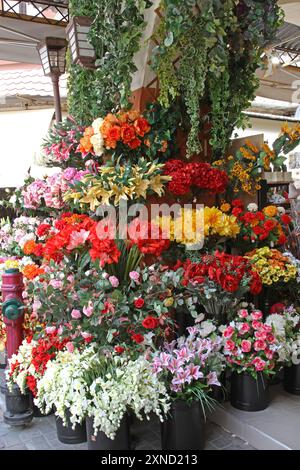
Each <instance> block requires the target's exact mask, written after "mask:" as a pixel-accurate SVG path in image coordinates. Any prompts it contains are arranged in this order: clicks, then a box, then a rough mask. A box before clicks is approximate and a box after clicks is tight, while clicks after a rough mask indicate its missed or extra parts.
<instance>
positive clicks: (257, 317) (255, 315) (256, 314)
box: [251, 310, 263, 320]
mask: <svg viewBox="0 0 300 470" xmlns="http://www.w3.org/2000/svg"><path fill="white" fill-rule="evenodd" d="M262 317H263V314H262V312H261V311H260V310H255V311H254V312H252V313H251V318H252V320H261V319H262Z"/></svg>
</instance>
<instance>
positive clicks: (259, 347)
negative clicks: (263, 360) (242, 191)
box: [254, 339, 267, 351]
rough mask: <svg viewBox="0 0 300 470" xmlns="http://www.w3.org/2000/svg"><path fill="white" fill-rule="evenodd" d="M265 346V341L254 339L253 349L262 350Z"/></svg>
mask: <svg viewBox="0 0 300 470" xmlns="http://www.w3.org/2000/svg"><path fill="white" fill-rule="evenodd" d="M266 347H267V343H266V342H265V341H263V340H261V339H259V340H257V341H255V343H254V349H255V351H264V350H265V349H266Z"/></svg>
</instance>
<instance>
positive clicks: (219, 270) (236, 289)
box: [181, 251, 262, 321]
mask: <svg viewBox="0 0 300 470" xmlns="http://www.w3.org/2000/svg"><path fill="white" fill-rule="evenodd" d="M181 269H183V277H182V284H183V285H184V286H185V288H186V289H187V291H188V292H190V293H192V294H193V295H196V296H197V297H198V299H199V303H200V304H201V305H203V306H204V307H205V309H206V312H207V313H208V314H209V315H212V316H214V317H218V319H219V321H220V319H221V318H222V316H224V315H225V314H226V313H227V314H228V312H229V310H230V308H232V307H233V306H234V305H235V304H236V303H237V301H238V299H241V298H242V297H243V296H244V295H245V294H246V293H248V292H250V293H251V294H253V295H257V294H259V293H260V292H261V290H262V284H261V280H260V277H259V275H258V274H257V273H256V272H255V271H254V270H253V269H252V266H251V264H250V263H249V261H248V260H247V259H246V258H244V257H243V256H233V255H228V254H226V253H224V252H219V251H216V252H215V253H213V254H205V255H202V256H201V257H200V259H199V261H197V262H191V261H190V260H188V261H187V262H185V263H184V264H183V267H182V268H181Z"/></svg>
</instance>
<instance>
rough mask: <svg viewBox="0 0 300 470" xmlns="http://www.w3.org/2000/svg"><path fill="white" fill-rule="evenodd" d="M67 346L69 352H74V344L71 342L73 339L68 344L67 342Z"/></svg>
mask: <svg viewBox="0 0 300 470" xmlns="http://www.w3.org/2000/svg"><path fill="white" fill-rule="evenodd" d="M66 348H67V350H68V351H69V353H73V352H74V349H75V348H74V344H73V343H71V341H69V342H68V343H67V344H66Z"/></svg>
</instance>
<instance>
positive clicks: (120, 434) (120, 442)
mask: <svg viewBox="0 0 300 470" xmlns="http://www.w3.org/2000/svg"><path fill="white" fill-rule="evenodd" d="M93 423H94V418H91V417H88V418H87V419H86V432H87V442H88V450H130V436H129V425H128V419H127V416H125V417H124V418H123V420H122V421H121V425H120V427H119V429H118V431H117V433H116V436H115V438H114V439H110V438H109V437H107V436H106V434H104V432H101V431H98V433H97V435H96V436H95V435H94V427H93Z"/></svg>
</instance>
